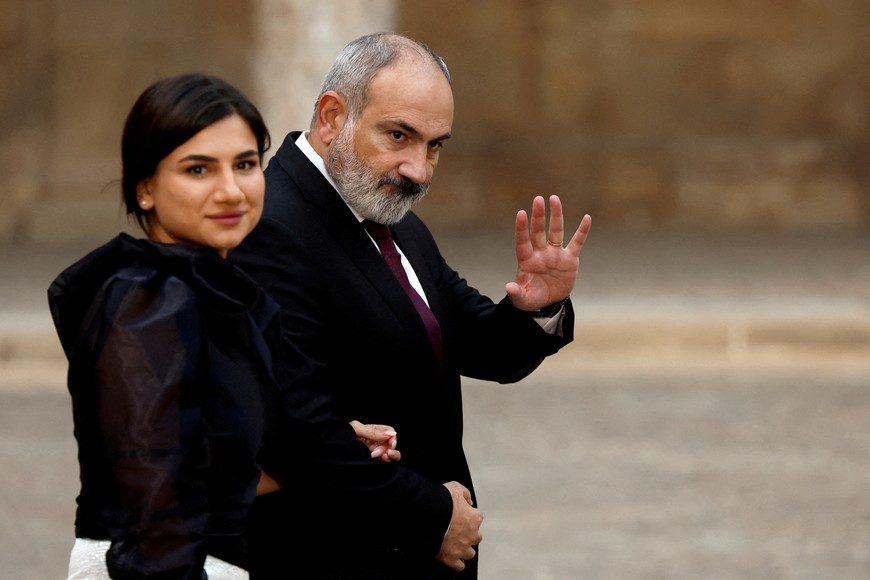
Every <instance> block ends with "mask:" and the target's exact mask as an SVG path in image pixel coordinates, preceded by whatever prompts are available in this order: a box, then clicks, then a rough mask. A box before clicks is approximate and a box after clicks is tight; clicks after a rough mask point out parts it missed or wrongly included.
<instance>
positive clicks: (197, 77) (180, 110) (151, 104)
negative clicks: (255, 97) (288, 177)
mask: <svg viewBox="0 0 870 580" xmlns="http://www.w3.org/2000/svg"><path fill="white" fill-rule="evenodd" d="M232 115H238V116H239V117H241V118H242V119H244V120H245V122H246V123H247V124H248V126H249V127H250V128H251V131H252V132H253V133H254V136H255V137H256V139H257V150H258V151H259V154H260V162H261V163H262V161H263V154H264V153H265V152H266V150H267V149H268V148H269V146H270V144H271V142H270V137H269V131H268V130H267V129H266V124H265V123H264V122H263V118H262V117H261V116H260V112H259V111H258V110H257V108H256V107H255V106H254V105H253V103H251V102H250V101H249V100H248V99H247V98H246V97H245V96H244V95H243V94H242V93H241V92H239V90H238V89H236V88H235V87H233V86H232V85H230V84H229V83H227V82H226V81H223V80H221V79H219V78H216V77H213V76H209V75H205V74H197V73H189V74H183V75H178V76H173V77H167V78H164V79H161V80H159V81H157V82H155V83H154V84H152V85H151V86H149V87H148V88H147V89H145V91H144V92H143V93H142V94H141V95H140V96H139V98H138V99H137V100H136V102H135V103H134V104H133V108H132V109H131V110H130V113H129V114H128V115H127V121H126V123H125V124H124V134H123V136H122V137H121V165H122V175H121V194H122V196H123V201H124V204H125V205H126V209H127V215H128V216H134V217H135V218H136V222H137V223H138V224H139V227H141V228H142V230H143V231H144V232H146V233H147V232H148V221H147V219H146V217H145V216H146V215H147V213H146V212H145V211H144V210H143V209H142V208H141V207H139V203H138V201H137V199H136V187H137V186H138V185H139V184H140V183H141V182H142V181H143V180H144V179H147V178H149V177H151V176H152V175H154V172H155V171H157V165H158V164H159V163H160V161H161V160H162V159H163V158H164V157H166V156H167V155H169V154H170V153H172V152H173V151H174V150H175V148H176V147H178V146H179V145H181V144H183V143H185V142H186V141H187V140H189V139H190V138H192V137H193V136H194V135H196V134H197V133H199V132H200V131H202V130H203V129H205V128H206V127H208V126H209V125H211V124H212V123H215V122H217V121H220V120H221V119H224V118H226V117H230V116H232Z"/></svg>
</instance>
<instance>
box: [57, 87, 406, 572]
mask: <svg viewBox="0 0 870 580" xmlns="http://www.w3.org/2000/svg"><path fill="white" fill-rule="evenodd" d="M268 146H269V134H268V131H267V130H266V127H265V125H264V123H263V120H262V118H261V116H260V114H259V112H258V111H257V109H256V108H255V107H254V106H253V105H252V104H251V103H250V102H249V101H248V100H247V99H246V98H245V97H244V96H243V95H242V94H240V93H239V91H237V90H236V89H235V88H233V87H232V86H230V85H229V84H227V83H225V82H224V81H221V80H219V79H216V78H214V77H209V76H205V75H199V74H188V75H181V76H176V77H171V78H167V79H163V80H161V81H158V82H156V83H154V84H153V85H151V86H150V87H149V88H148V89H146V90H145V92H144V93H142V95H141V96H140V97H139V99H138V100H137V101H136V103H135V104H134V106H133V108H132V110H131V111H130V113H129V115H128V118H127V121H126V124H125V127H124V133H123V139H122V148H121V158H122V165H123V177H122V180H121V187H122V194H123V200H124V203H125V205H126V209H127V213H128V215H129V216H133V217H135V219H136V221H137V222H138V224H139V225H140V226H141V228H142V230H143V231H144V233H145V234H146V235H147V239H141V240H140V239H135V238H133V237H131V236H129V235H126V234H120V235H118V236H117V237H116V238H114V239H113V240H111V241H110V242H109V243H107V244H106V245H104V246H102V247H100V248H98V249H97V250H95V251H93V252H91V253H90V254H88V255H87V256H85V257H84V258H83V259H82V260H80V261H79V262H77V263H76V264H74V265H72V266H71V267H69V268H68V269H66V270H65V271H64V272H63V273H62V274H60V276H58V278H57V279H56V280H55V281H54V282H53V284H52V285H51V287H50V288H49V303H50V307H51V313H52V317H53V319H54V323H55V326H56V328H57V332H58V335H59V336H60V340H61V343H62V345H63V348H64V351H65V353H66V355H67V358H68V359H69V374H68V387H69V391H70V394H71V396H72V402H73V418H74V433H75V437H76V440H77V442H78V449H79V452H78V457H79V464H80V478H81V491H80V494H79V496H78V498H77V503H78V507H77V512H76V538H77V539H76V544H75V546H74V548H73V552H72V555H71V559H70V575H69V576H70V578H107V577H111V578H137V579H138V578H184V579H187V578H197V579H199V578H205V577H208V578H212V579H214V578H246V577H247V573H246V572H245V571H244V568H245V567H246V561H245V560H246V548H245V545H244V541H243V536H242V531H243V527H244V521H245V518H246V516H247V512H248V508H249V506H250V504H251V502H252V501H253V498H254V496H255V494H256V493H257V485H258V481H259V480H260V468H259V465H258V463H257V460H256V456H257V452H258V450H259V448H260V445H261V442H262V437H263V429H264V427H263V425H264V422H265V415H266V413H267V412H268V411H269V410H270V409H273V408H275V407H276V406H275V405H270V404H268V403H267V404H264V397H265V398H266V399H265V400H267V401H268V400H270V399H272V398H274V397H275V392H274V382H273V376H272V352H273V349H274V348H275V344H276V343H277V337H278V328H277V325H278V309H277V307H276V305H275V303H274V302H272V301H271V300H270V299H269V298H268V297H267V296H265V295H264V293H263V292H262V291H261V290H260V289H259V288H258V287H257V286H256V285H255V284H254V283H253V282H252V281H251V279H249V278H248V277H247V276H245V275H244V274H243V273H242V272H241V271H239V270H237V269H235V268H234V267H233V266H232V265H230V264H229V263H228V262H227V261H226V260H224V258H225V257H226V255H227V252H228V250H230V249H232V248H234V247H236V246H237V245H238V244H239V243H240V242H241V241H242V239H243V238H244V237H245V236H246V235H247V234H248V233H249V232H250V231H251V230H252V229H253V228H254V226H255V225H256V223H257V221H258V220H259V218H260V214H261V211H262V206H263V195H264V187H265V185H264V178H263V172H262V160H263V154H264V152H265V151H266V149H267V148H268ZM353 426H354V429H355V431H357V434H358V435H359V437H360V439H361V440H363V442H364V443H366V444H367V445H368V446H369V448H370V449H371V450H372V456H373V457H380V458H381V459H382V460H385V461H389V460H391V459H398V458H399V455H398V452H397V451H395V449H394V447H395V432H394V431H392V430H391V429H390V428H388V427H386V426H364V425H360V424H359V423H357V422H353ZM274 487H275V483H274V481H271V480H270V479H269V478H268V477H265V476H264V478H263V484H262V485H261V491H262V490H268V489H273V488H274ZM206 572H207V574H208V576H206Z"/></svg>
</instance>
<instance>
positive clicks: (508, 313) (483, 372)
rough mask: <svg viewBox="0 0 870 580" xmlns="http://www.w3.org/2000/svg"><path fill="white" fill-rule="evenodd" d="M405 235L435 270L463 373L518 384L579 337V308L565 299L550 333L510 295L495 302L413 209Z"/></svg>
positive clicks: (453, 351) (422, 261) (455, 355)
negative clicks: (450, 259) (449, 258)
mask: <svg viewBox="0 0 870 580" xmlns="http://www.w3.org/2000/svg"><path fill="white" fill-rule="evenodd" d="M405 222H407V225H406V226H404V227H405V229H404V230H403V231H405V232H406V233H405V236H404V239H406V240H407V241H408V242H409V243H411V244H413V249H412V251H413V252H417V253H419V255H420V256H422V258H421V259H420V260H419V261H418V263H419V264H421V265H426V267H428V268H431V269H432V271H431V273H430V275H431V277H432V279H433V280H434V281H435V283H436V286H437V288H438V292H439V299H440V302H441V304H444V305H446V306H445V308H446V312H444V313H443V316H445V317H446V318H447V319H448V320H449V322H448V323H447V324H446V325H443V326H442V329H443V328H448V329H450V337H449V338H450V341H451V348H450V352H451V356H452V357H453V358H454V360H455V363H454V364H455V365H456V366H457V367H458V369H459V373H460V374H461V375H464V376H467V377H472V378H475V379H480V380H487V381H496V382H499V383H513V382H516V381H519V380H520V379H522V378H524V377H526V376H528V375H529V374H530V373H531V372H532V371H533V370H535V369H536V368H537V367H538V366H539V365H540V364H541V362H543V360H544V359H545V358H546V357H547V356H550V355H552V354H554V353H556V352H557V351H558V350H559V349H561V348H562V347H563V346H565V345H566V344H568V343H570V342H571V341H572V340H573V339H574V309H573V307H572V305H571V301H570V300H569V301H568V302H566V303H565V314H564V317H563V318H562V321H561V327H562V332H561V333H560V334H554V333H548V332H546V331H545V330H544V329H543V328H541V325H540V324H538V322H537V321H535V319H534V317H533V316H532V315H531V314H530V313H528V312H525V311H522V310H520V309H518V308H515V307H514V306H513V304H511V301H510V300H509V299H508V298H507V296H505V297H504V298H503V299H502V300H501V301H500V302H498V303H494V302H493V301H492V300H491V299H490V298H489V297H487V296H484V295H482V294H481V293H480V292H478V291H477V290H476V289H475V288H473V287H471V286H470V285H469V284H468V282H467V281H466V280H465V279H464V278H462V277H461V276H459V274H458V273H457V272H456V271H455V270H453V269H452V268H451V267H450V266H449V265H447V263H446V261H445V260H444V257H443V256H442V255H441V253H440V251H439V250H438V246H437V244H436V243H435V240H434V238H433V237H432V235H431V233H430V232H429V230H428V229H427V228H426V226H425V225H424V224H423V223H422V222H421V221H420V220H419V219H418V218H417V217H416V216H414V215H413V214H409V216H408V217H407V218H406V219H405Z"/></svg>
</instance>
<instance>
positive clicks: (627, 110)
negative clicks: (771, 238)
mask: <svg viewBox="0 0 870 580" xmlns="http://www.w3.org/2000/svg"><path fill="white" fill-rule="evenodd" d="M398 5H399V7H400V10H399V14H400V21H399V23H398V29H399V30H403V31H406V32H408V33H410V34H411V35H413V36H417V37H418V38H420V39H421V40H423V41H425V42H427V43H429V44H431V45H432V46H433V47H434V48H435V49H436V50H437V51H439V52H440V53H441V54H442V55H443V56H444V57H445V59H446V60H447V62H448V65H449V67H450V68H451V71H452V74H453V76H454V78H455V87H454V91H455V94H456V101H457V112H456V121H455V123H454V137H453V139H451V142H450V143H449V146H448V148H447V149H446V150H445V152H444V154H443V156H442V168H441V170H440V173H439V174H437V176H436V182H435V183H433V192H432V200H431V201H428V200H427V202H426V204H427V205H426V206H425V211H426V212H427V213H428V214H429V217H430V219H441V220H445V221H446V220H456V219H460V220H462V221H465V222H468V223H469V224H477V223H495V222H497V223H503V222H505V221H507V222H508V223H509V222H510V220H512V216H513V215H514V212H515V211H516V210H517V209H519V208H522V207H527V206H528V204H529V200H530V198H531V196H532V195H534V194H549V193H558V194H559V195H560V196H562V197H563V198H564V199H565V200H567V202H568V204H569V210H571V211H573V212H574V213H576V214H578V215H580V214H581V212H590V213H592V214H593V215H594V216H595V220H596V224H597V227H601V226H606V227H613V228H631V229H637V230H647V229H651V228H659V227H666V228H693V227H703V228H710V227H723V228H724V227H729V228H730V227H741V228H744V227H762V228H806V227H824V226H832V225H834V226H840V225H844V224H867V223H868V221H870V220H868V216H870V213H868V210H870V106H868V105H870V40H868V39H870V35H868V34H867V32H866V31H867V30H870V10H868V5H867V2H866V0H754V1H751V2H749V1H738V2H734V1H731V0H704V1H700V2H683V1H677V0H635V1H631V2H630V1H627V0H626V1H618V0H617V1H611V2H601V1H600V0H478V1H476V2H473V3H472V2H465V1H463V0H442V1H440V2H437V3H435V2H415V1H413V0H402V1H400V2H399V3H398ZM436 198H440V200H436Z"/></svg>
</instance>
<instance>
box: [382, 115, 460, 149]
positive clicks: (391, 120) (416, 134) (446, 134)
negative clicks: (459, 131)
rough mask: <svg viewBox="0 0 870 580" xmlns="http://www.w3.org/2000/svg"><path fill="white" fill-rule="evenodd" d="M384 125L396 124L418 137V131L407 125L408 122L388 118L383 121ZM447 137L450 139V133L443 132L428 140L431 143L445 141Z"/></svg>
mask: <svg viewBox="0 0 870 580" xmlns="http://www.w3.org/2000/svg"><path fill="white" fill-rule="evenodd" d="M384 125H396V126H397V127H399V128H401V129H402V130H403V131H404V132H405V133H408V134H409V135H411V136H413V137H418V138H419V137H420V131H418V130H417V129H416V128H415V127H413V126H412V125H409V124H408V123H406V122H404V121H399V120H396V119H390V120H388V121H385V122H384ZM447 139H450V133H444V134H443V135H441V136H439V137H435V138H434V139H430V140H429V142H430V143H432V142H434V141H446V140H447Z"/></svg>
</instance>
